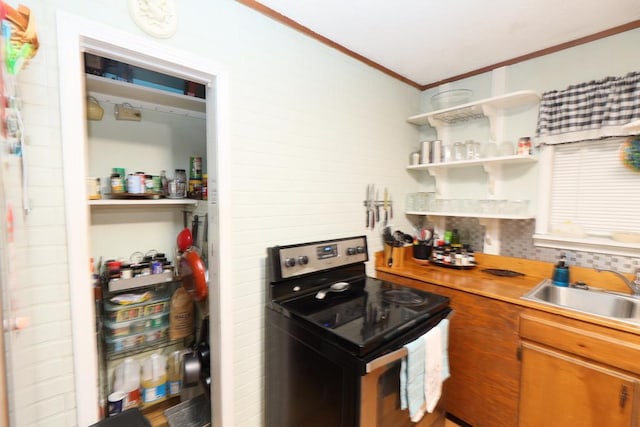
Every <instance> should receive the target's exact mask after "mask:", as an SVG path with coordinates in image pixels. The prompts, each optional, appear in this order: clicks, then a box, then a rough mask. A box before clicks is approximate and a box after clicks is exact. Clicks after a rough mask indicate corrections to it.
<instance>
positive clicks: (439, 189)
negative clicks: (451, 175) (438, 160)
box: [427, 168, 447, 197]
mask: <svg viewBox="0 0 640 427" xmlns="http://www.w3.org/2000/svg"><path fill="white" fill-rule="evenodd" d="M427 170H428V171H429V175H431V176H432V177H433V178H434V180H435V187H436V196H438V197H442V196H443V195H445V194H446V193H447V189H446V184H445V181H446V179H447V170H446V169H444V168H429V169H427Z"/></svg>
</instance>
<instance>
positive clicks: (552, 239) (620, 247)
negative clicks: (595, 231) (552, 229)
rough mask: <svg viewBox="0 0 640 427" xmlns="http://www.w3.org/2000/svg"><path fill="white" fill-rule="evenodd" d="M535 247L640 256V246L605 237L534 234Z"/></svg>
mask: <svg viewBox="0 0 640 427" xmlns="http://www.w3.org/2000/svg"><path fill="white" fill-rule="evenodd" d="M533 241H534V245H535V246H540V247H545V248H555V249H564V250H571V251H581V252H592V253H598V254H609V255H617V256H625V257H632V258H637V257H638V256H640V245H639V244H637V243H623V242H617V241H615V240H612V239H608V238H604V237H586V238H575V237H566V236H554V235H552V234H534V235H533Z"/></svg>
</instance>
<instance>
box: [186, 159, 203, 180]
mask: <svg viewBox="0 0 640 427" xmlns="http://www.w3.org/2000/svg"><path fill="white" fill-rule="evenodd" d="M189 166H190V168H189V178H191V179H202V157H197V156H191V158H190V159H189Z"/></svg>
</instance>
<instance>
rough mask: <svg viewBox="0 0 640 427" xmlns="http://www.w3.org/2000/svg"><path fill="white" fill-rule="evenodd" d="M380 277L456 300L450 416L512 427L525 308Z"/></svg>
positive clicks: (447, 407) (447, 406) (447, 390)
mask: <svg viewBox="0 0 640 427" xmlns="http://www.w3.org/2000/svg"><path fill="white" fill-rule="evenodd" d="M378 277H379V278H380V279H382V280H389V281H393V282H396V283H400V284H404V285H408V286H412V287H415V288H417V289H422V290H425V291H429V292H434V293H437V294H440V295H445V296H447V297H449V298H450V299H451V308H453V310H454V311H455V313H454V315H453V316H452V318H451V323H450V329H449V363H450V368H451V377H450V378H449V379H448V380H447V381H446V382H445V394H444V409H445V411H446V412H447V413H449V414H451V415H453V416H455V417H456V418H459V419H460V420H462V421H464V422H466V423H469V424H470V425H473V426H482V427H501V426H504V427H513V426H515V425H517V422H518V421H517V419H518V414H517V411H518V391H519V381H520V361H519V360H518V357H517V353H518V319H519V315H520V311H521V310H522V308H521V307H520V306H517V305H514V304H509V303H506V302H503V301H498V300H495V299H492V298H486V297H482V296H479V295H474V294H471V293H467V292H464V291H458V290H454V289H450V288H447V287H443V286H437V285H432V284H429V283H425V282H422V281H419V280H413V279H408V278H404V277H400V276H397V275H393V274H389V273H384V272H380V271H378Z"/></svg>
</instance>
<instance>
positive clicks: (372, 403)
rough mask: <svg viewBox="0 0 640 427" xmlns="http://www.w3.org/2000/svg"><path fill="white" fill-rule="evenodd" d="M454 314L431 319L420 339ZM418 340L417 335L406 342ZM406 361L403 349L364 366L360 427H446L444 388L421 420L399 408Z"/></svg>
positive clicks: (361, 380)
mask: <svg viewBox="0 0 640 427" xmlns="http://www.w3.org/2000/svg"><path fill="white" fill-rule="evenodd" d="M452 315H453V311H448V310H447V312H446V314H445V313H442V314H441V315H440V316H436V317H434V318H432V319H431V320H430V321H429V322H428V323H427V325H428V326H427V325H424V326H427V328H428V329H426V330H425V329H422V328H420V329H422V330H421V331H420V335H421V334H424V333H425V332H426V331H427V330H429V329H431V328H432V327H434V326H435V325H437V324H438V323H439V322H440V320H442V319H443V318H445V317H447V318H450V317H451V316H452ZM415 338H417V337H416V336H415V335H414V336H413V337H412V338H411V339H409V340H408V341H407V343H408V342H411V341H412V340H413V339H415ZM405 357H407V349H406V348H404V346H403V347H401V348H399V349H397V350H395V351H392V352H390V353H387V354H384V355H382V356H380V357H377V358H376V359H373V360H370V361H369V362H367V364H366V366H365V371H366V373H365V374H364V375H362V376H361V377H360V423H359V427H388V426H393V427H444V425H445V410H444V407H443V405H442V402H443V401H444V394H445V387H444V384H443V391H442V396H441V397H440V400H439V401H438V404H437V405H436V408H435V409H434V410H433V412H431V413H426V412H425V414H424V416H423V417H422V419H421V420H420V421H419V422H417V423H414V422H412V421H411V417H410V416H409V410H408V409H401V408H400V406H401V405H400V368H401V366H402V359H404V358H405Z"/></svg>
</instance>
